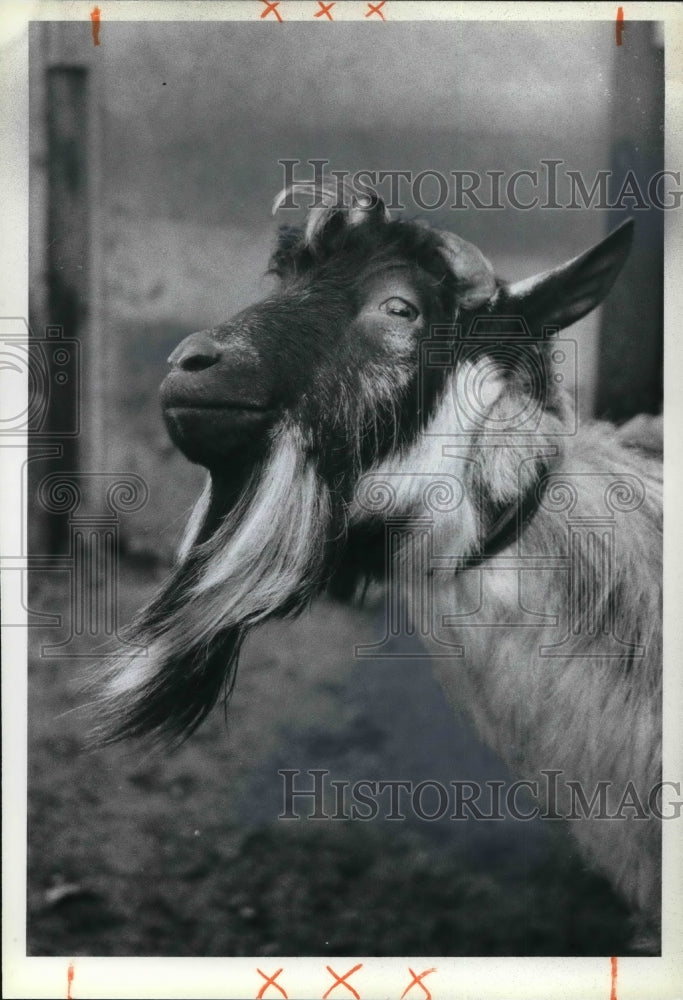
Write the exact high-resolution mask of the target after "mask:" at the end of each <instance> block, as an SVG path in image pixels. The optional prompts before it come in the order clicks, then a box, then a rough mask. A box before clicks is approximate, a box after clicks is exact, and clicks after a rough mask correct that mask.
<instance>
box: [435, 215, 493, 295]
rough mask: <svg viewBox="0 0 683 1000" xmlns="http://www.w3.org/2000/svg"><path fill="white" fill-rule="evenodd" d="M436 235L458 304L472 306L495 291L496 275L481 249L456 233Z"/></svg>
mask: <svg viewBox="0 0 683 1000" xmlns="http://www.w3.org/2000/svg"><path fill="white" fill-rule="evenodd" d="M439 235H440V237H441V247H440V253H441V256H442V257H443V258H444V259H445V261H446V263H447V264H448V266H449V268H450V269H451V271H452V273H453V275H454V276H455V279H456V282H457V285H458V299H459V302H460V305H461V306H463V307H464V308H465V309H475V308H476V307H477V306H481V305H483V304H484V303H485V302H488V301H489V300H490V299H491V298H492V296H493V294H494V292H495V291H496V278H495V274H494V272H493V268H492V267H491V264H490V263H489V262H488V260H487V259H486V257H484V255H483V253H482V252H481V250H479V249H478V248H477V247H475V245H474V244H473V243H468V242H467V241H466V240H463V239H461V238H460V237H459V236H456V235H455V233H448V232H442V233H440V234H439Z"/></svg>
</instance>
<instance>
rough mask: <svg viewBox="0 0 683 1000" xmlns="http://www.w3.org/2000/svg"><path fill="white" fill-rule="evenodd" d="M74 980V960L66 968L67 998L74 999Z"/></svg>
mask: <svg viewBox="0 0 683 1000" xmlns="http://www.w3.org/2000/svg"><path fill="white" fill-rule="evenodd" d="M73 981H74V966H73V962H72V963H71V965H70V966H69V968H68V969H67V970H66V1000H73V998H72V996H71V984H72V983H73Z"/></svg>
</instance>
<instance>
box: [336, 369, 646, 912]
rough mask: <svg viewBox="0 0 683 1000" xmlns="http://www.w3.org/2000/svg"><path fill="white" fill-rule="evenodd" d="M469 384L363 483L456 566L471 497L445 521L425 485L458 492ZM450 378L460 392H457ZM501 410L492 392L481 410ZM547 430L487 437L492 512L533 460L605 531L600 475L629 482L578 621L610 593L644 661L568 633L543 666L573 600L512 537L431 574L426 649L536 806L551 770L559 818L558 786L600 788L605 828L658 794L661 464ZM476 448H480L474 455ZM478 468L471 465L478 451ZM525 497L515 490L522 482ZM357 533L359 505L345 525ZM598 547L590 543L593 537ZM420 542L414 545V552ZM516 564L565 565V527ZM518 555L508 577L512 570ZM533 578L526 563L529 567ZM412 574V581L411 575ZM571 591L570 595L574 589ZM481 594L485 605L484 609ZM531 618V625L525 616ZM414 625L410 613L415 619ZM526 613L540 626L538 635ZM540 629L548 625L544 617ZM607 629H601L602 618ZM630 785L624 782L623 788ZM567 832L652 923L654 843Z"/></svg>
mask: <svg viewBox="0 0 683 1000" xmlns="http://www.w3.org/2000/svg"><path fill="white" fill-rule="evenodd" d="M464 378H465V375H464V374H463V373H462V372H460V373H459V374H456V375H455V376H454V377H453V379H452V380H451V383H450V384H449V385H448V386H447V389H446V391H445V392H444V394H443V397H442V401H441V404H440V406H439V408H438V410H437V412H436V413H435V415H434V417H433V418H432V420H431V422H430V424H429V426H428V427H427V432H426V433H425V434H423V435H421V437H420V439H419V440H418V441H417V442H416V444H415V445H413V446H412V447H411V448H410V449H407V450H406V451H405V452H404V453H403V454H398V455H394V456H392V457H389V458H388V459H386V460H384V461H383V462H382V463H381V464H378V465H377V466H375V467H374V468H373V470H372V475H373V477H375V479H376V482H377V483H378V484H379V483H381V482H382V481H385V482H386V481H390V482H391V484H392V486H393V489H394V494H395V497H394V507H393V508H392V513H393V514H403V515H404V516H407V517H416V518H417V517H425V516H427V517H429V518H430V519H431V521H432V532H431V541H430V544H431V546H432V548H431V553H438V554H439V555H441V556H443V555H444V554H446V555H449V556H451V557H453V562H455V561H457V559H461V558H462V557H463V556H464V557H466V556H468V555H472V554H474V553H476V552H477V551H478V546H479V544H480V543H481V539H480V538H479V537H478V531H479V527H478V517H477V511H476V508H475V506H474V504H473V502H472V498H470V497H469V496H468V495H467V491H465V495H464V498H463V500H462V502H461V503H460V504H459V506H458V507H457V509H455V510H453V511H450V512H445V513H440V512H434V510H433V509H431V508H429V509H428V508H426V507H425V506H424V503H423V491H424V484H425V477H431V478H432V479H434V478H436V479H438V478H439V476H443V477H444V478H445V477H454V476H455V477H457V478H458V479H460V480H461V481H464V480H465V479H466V477H467V473H468V469H467V462H468V459H467V457H466V453H467V446H466V444H465V445H461V446H460V447H458V446H457V445H456V446H454V441H456V440H457V438H455V437H454V436H453V433H452V429H453V402H452V399H453V396H452V393H453V392H456V393H457V392H458V391H460V390H461V389H462V385H464V382H463V381H462V380H463V379H464ZM458 380H460V383H459V381H458ZM497 403H499V404H500V405H501V406H502V405H504V400H503V398H502V395H501V394H498V395H496V394H495V393H493V394H492V395H491V397H490V405H491V407H494V406H495V405H496V404H497ZM561 430H562V427H561V423H560V421H559V420H558V418H557V417H554V416H552V415H550V414H548V413H546V414H544V416H543V418H542V420H541V424H540V426H539V427H538V429H537V432H536V433H535V434H533V435H531V437H530V439H529V444H528V445H526V446H525V445H524V444H523V443H522V444H520V443H518V442H519V439H518V438H516V439H514V443H513V441H512V440H510V441H508V442H507V443H506V441H505V439H504V438H502V437H501V438H496V439H494V438H493V437H490V438H489V440H490V441H491V442H493V443H494V444H495V443H496V442H497V447H492V448H490V450H489V454H490V456H492V458H491V460H488V459H487V462H488V466H487V473H488V476H489V479H488V484H489V487H490V490H491V494H492V495H493V496H494V498H495V499H496V500H498V501H506V500H507V501H508V502H510V503H512V502H513V500H514V497H515V496H516V495H518V493H519V488H520V477H519V472H520V469H521V468H523V460H524V458H525V456H526V455H527V454H528V453H529V449H530V450H531V452H534V453H536V454H539V455H542V454H544V453H545V454H548V455H551V456H552V455H554V457H553V459H552V475H553V476H557V477H559V478H561V477H562V476H565V475H566V476H570V477H571V476H576V475H577V474H579V478H578V480H577V481H578V482H579V483H580V484H581V485H582V486H583V487H585V488H583V489H580V490H579V494H578V499H577V505H576V508H575V509H574V510H572V518H573V519H576V520H577V523H579V522H580V521H581V519H583V523H585V522H586V520H588V521H592V522H598V523H599V522H600V521H601V520H602V521H603V523H604V520H605V515H606V513H607V514H608V516H609V514H610V512H609V511H606V510H605V506H604V479H605V475H606V474H607V475H608V476H613V477H614V480H615V481H616V480H618V478H619V476H620V475H624V474H626V475H628V476H629V477H631V479H633V477H637V479H638V480H639V482H640V484H641V486H642V488H643V499H642V503H640V506H638V507H637V509H635V510H629V511H627V512H619V511H618V510H617V511H615V512H614V513H613V515H612V516H611V520H610V524H612V525H613V526H614V529H615V548H614V551H613V552H612V554H611V556H610V559H611V564H610V565H607V561H608V553H607V552H606V551H605V549H604V547H602V548H600V542H598V543H596V544H597V545H598V549H597V550H596V551H595V552H594V555H595V557H596V558H595V560H594V563H595V564H591V563H588V565H587V566H582V571H583V572H584V573H585V574H586V578H585V581H584V580H583V578H582V583H581V586H584V585H585V587H586V588H587V594H586V596H585V599H584V602H583V605H582V607H581V608H580V611H581V614H582V615H584V617H585V621H584V625H586V628H588V626H591V627H592V626H594V624H595V622H597V623H598V625H599V626H600V625H601V624H602V620H603V618H604V615H605V614H606V613H607V611H606V607H607V604H608V601H609V592H610V588H614V586H615V585H618V587H619V588H620V591H619V592H620V605H619V608H618V609H617V611H616V612H615V614H616V621H615V622H614V635H615V636H617V637H618V638H619V639H621V640H623V641H624V642H630V643H632V644H633V645H634V646H637V647H641V650H642V655H640V656H638V655H637V654H636V655H634V656H633V657H632V658H631V659H630V660H629V658H628V650H627V649H625V650H624V655H623V656H621V657H620V656H618V655H617V656H615V655H601V652H609V653H611V654H613V653H614V647H611V648H608V647H606V646H605V645H604V644H603V643H605V642H608V641H609V639H610V637H609V636H607V637H601V635H600V632H599V629H598V634H597V635H596V634H594V633H593V634H590V635H586V634H585V633H584V634H583V635H582V634H578V635H576V636H574V637H569V638H570V640H571V645H570V646H569V647H568V649H567V655H566V656H562V657H561V658H560V657H553V656H547V655H542V654H541V647H552V646H554V645H556V644H557V643H558V642H560V641H561V640H562V639H563V638H564V637H565V635H566V634H567V632H568V630H569V623H570V617H569V605H570V602H571V600H572V598H573V595H572V594H570V593H569V586H568V572H569V571H568V568H567V566H566V564H565V565H564V566H563V565H561V564H560V565H559V566H558V565H557V560H556V561H555V565H554V568H553V563H552V560H550V561H549V563H550V565H549V568H545V569H543V568H541V569H539V568H533V566H532V568H530V569H524V568H521V569H520V568H519V567H520V565H521V566H522V567H523V566H524V560H523V559H522V560H521V562H520V560H519V558H518V556H519V551H520V550H519V549H518V543H517V539H514V540H513V541H512V542H511V543H510V544H509V545H508V546H507V547H506V548H504V549H503V550H502V551H500V552H498V553H497V554H496V555H494V556H491V557H489V558H487V559H486V561H485V564H484V565H481V566H474V567H472V568H469V569H461V570H460V571H459V572H454V570H453V568H452V567H451V568H448V569H439V568H436V569H433V570H432V573H433V575H434V581H433V587H432V588H431V591H430V592H431V593H432V594H433V601H434V605H433V609H432V623H433V627H434V632H435V635H434V638H433V639H432V640H430V639H427V640H426V641H427V645H428V647H431V648H433V651H434V652H435V653H438V657H435V658H434V660H433V663H434V670H435V673H436V676H437V677H438V680H439V682H440V683H441V685H442V687H443V689H444V691H445V693H446V696H447V698H448V700H449V701H450V702H451V704H452V705H453V707H454V708H455V709H456V711H458V710H462V711H464V712H465V713H466V714H468V715H469V716H470V718H471V719H472V720H473V722H474V724H475V726H476V728H477V730H478V732H479V734H480V735H481V737H482V738H483V739H484V741H485V742H486V743H487V744H488V745H489V746H491V747H492V748H493V749H494V750H495V751H497V753H498V754H499V755H500V756H501V757H502V759H503V760H504V761H505V763H506V764H507V765H508V766H509V767H510V769H511V771H512V772H513V774H514V775H515V776H517V777H520V778H523V779H525V780H528V781H534V782H537V783H538V788H539V793H540V796H541V801H542V805H543V806H547V803H546V802H544V801H543V792H544V790H545V788H546V787H547V779H546V776H545V775H544V772H548V771H560V772H561V774H560V775H559V776H558V778H557V793H558V794H557V800H556V803H555V809H556V811H557V813H558V814H559V815H564V816H566V815H567V814H568V813H569V812H570V807H571V801H570V797H569V789H568V786H567V784H566V783H567V782H577V783H579V784H580V786H581V788H582V789H583V791H584V794H585V795H586V796H587V798H588V801H589V802H590V800H591V798H592V796H593V794H594V792H595V790H596V788H597V787H598V783H599V782H609V783H610V785H609V788H608V790H607V792H606V803H607V812H608V814H612V815H613V814H614V813H615V812H616V811H617V809H618V807H619V806H620V804H621V803H622V799H623V797H624V795H625V794H628V789H629V787H632V788H633V789H634V790H635V794H636V795H637V796H638V800H639V801H640V802H642V803H643V804H645V806H646V808H647V804H648V801H649V795H650V793H651V792H652V790H653V788H655V786H656V785H657V782H658V781H659V780H660V761H661V674H660V663H661V639H660V636H659V631H658V623H659V621H660V619H661V607H660V598H659V594H660V584H661V521H660V519H659V510H660V509H661V470H660V468H659V465H658V464H657V463H655V462H652V461H649V460H648V459H646V458H643V457H641V456H640V455H639V454H638V453H637V452H635V451H633V450H629V449H625V448H624V447H622V445H621V444H620V443H619V441H618V439H617V434H616V432H615V431H614V429H613V428H610V427H609V426H607V425H594V426H593V427H587V428H585V429H583V430H581V431H580V432H579V434H578V435H576V436H571V435H569V436H568V435H564V436H563V435H562V434H561V433H560V434H558V431H559V432H561ZM479 443H481V440H480V442H479ZM479 453H480V454H481V451H480V452H479ZM522 485H524V484H523V483H522ZM362 519H363V510H362V506H361V504H359V502H358V501H356V503H355V504H354V507H353V508H352V518H351V520H352V522H353V521H354V520H355V521H358V520H362ZM598 537H600V536H599V535H598ZM413 543H414V540H413ZM522 543H523V555H524V556H525V557H533V556H540V557H546V556H553V555H554V556H558V555H562V554H565V553H567V545H568V542H567V514H566V512H562V511H553V510H551V509H548V508H547V507H544V506H540V507H539V509H538V510H537V512H536V514H535V516H534V517H533V519H532V520H531V521H530V522H529V523H528V524H527V525H526V526H524V527H523V529H522ZM413 553H414V550H413V549H412V548H411V546H406V547H405V550H404V551H403V552H402V553H401V555H400V557H399V558H400V559H401V561H403V562H405V561H406V560H410V559H411V558H415V559H416V560H419V566H424V565H428V564H429V556H426V555H425V553H419V554H417V555H414V554H413ZM511 557H517V558H516V562H515V563H514V564H513V568H511V565H510V558H511ZM530 564H531V562H530ZM417 566H418V564H417V563H416V567H415V570H416V572H420V570H419V569H418V568H417ZM575 583H576V581H575ZM482 593H483V594H485V598H484V601H483V606H482V607H481V608H480V605H481V603H482ZM468 609H472V611H476V610H477V609H480V610H481V612H482V613H483V614H484V615H487V616H488V617H485V618H483V619H481V618H480V620H479V621H478V622H477V623H476V624H474V623H471V624H470V626H469V627H467V625H465V626H462V625H461V626H460V627H458V626H457V625H451V626H446V627H444V622H447V621H449V620H450V621H451V622H453V621H454V620H455V621H457V616H458V615H460V616H461V617H463V616H464V617H465V618H466V617H467V615H466V612H467V611H468ZM530 612H531V614H530ZM409 613H410V611H409ZM533 613H535V614H536V616H537V620H538V622H539V623H540V624H530V621H531V622H533V621H534V619H533V617H532V615H533ZM545 616H551V617H550V618H546V617H545ZM601 616H602V618H601ZM440 635H441V636H444V635H447V637H448V641H449V642H450V643H454V642H457V643H460V644H462V646H463V647H464V656H463V657H454V658H452V659H451V658H444V645H443V640H442V639H441V640H440V639H439V636H440ZM630 783H631V784H630ZM570 822H571V825H572V827H573V832H574V834H575V836H576V838H577V840H578V842H579V844H580V845H581V847H582V849H583V852H584V853H585V855H586V856H587V858H588V859H589V860H590V861H591V862H592V863H593V864H594V865H595V866H596V867H597V868H598V869H599V870H601V871H603V872H604V873H605V874H606V875H608V876H609V877H610V879H611V880H612V882H613V884H614V885H615V886H616V887H617V888H618V889H619V890H620V891H621V893H622V894H623V896H624V897H625V898H626V900H627V901H628V902H629V903H630V904H631V905H633V906H635V907H637V908H638V909H639V910H640V911H641V912H642V913H645V914H647V915H649V917H650V919H651V921H652V922H653V923H654V924H656V923H657V919H658V909H659V875H660V867H661V857H660V851H661V848H660V839H659V829H657V831H656V833H654V835H653V829H652V826H653V824H655V825H657V826H658V822H657V820H656V819H653V818H652V817H650V818H649V821H645V820H643V819H640V818H636V817H635V815H634V814H633V812H631V811H630V810H629V807H628V806H627V807H626V810H625V812H624V813H623V818H621V819H612V820H605V819H596V818H590V819H586V818H580V819H575V820H570Z"/></svg>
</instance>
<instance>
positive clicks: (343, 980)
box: [323, 962, 363, 1000]
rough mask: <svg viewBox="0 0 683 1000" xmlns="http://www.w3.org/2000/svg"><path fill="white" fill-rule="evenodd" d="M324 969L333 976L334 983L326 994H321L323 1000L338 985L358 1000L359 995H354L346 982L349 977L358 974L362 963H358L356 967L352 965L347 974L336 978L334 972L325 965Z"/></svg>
mask: <svg viewBox="0 0 683 1000" xmlns="http://www.w3.org/2000/svg"><path fill="white" fill-rule="evenodd" d="M325 968H326V969H327V971H328V972H329V974H330V975H331V976H334V978H335V979H336V982H335V983H332V985H331V986H330V988H329V990H328V991H327V993H323V1000H327V998H328V996H329V995H330V993H331V992H332V990H336V988H337V987H338V986H339V984H340V983H341V985H342V986H345V987H346V988H347V990H350V992H351V993H353V995H354V996H355V998H356V1000H360V993H356V991H355V990H354V988H353V986H349V984H348V983H347V982H346V980H347V979H348V978H349V976H351V975H353V973H354V972H358V970H359V969H362V968H363V963H362V962H360V963H359V964H358V965H354V967H353V968H352V969H349V971H348V972H345V973H344V975H343V976H338V975H337V973H336V972H335V971H334V969H331V968H330V967H329V965H326V966H325Z"/></svg>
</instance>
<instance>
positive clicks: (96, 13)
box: [90, 7, 102, 45]
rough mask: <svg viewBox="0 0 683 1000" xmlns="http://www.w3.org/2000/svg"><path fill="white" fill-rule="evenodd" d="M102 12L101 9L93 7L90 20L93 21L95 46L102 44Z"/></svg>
mask: <svg viewBox="0 0 683 1000" xmlns="http://www.w3.org/2000/svg"><path fill="white" fill-rule="evenodd" d="M101 13H102V11H101V10H100V8H99V7H93V9H92V10H91V12H90V20H91V21H92V40H93V44H94V45H99V44H100V15H101Z"/></svg>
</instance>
